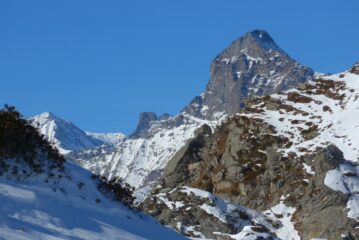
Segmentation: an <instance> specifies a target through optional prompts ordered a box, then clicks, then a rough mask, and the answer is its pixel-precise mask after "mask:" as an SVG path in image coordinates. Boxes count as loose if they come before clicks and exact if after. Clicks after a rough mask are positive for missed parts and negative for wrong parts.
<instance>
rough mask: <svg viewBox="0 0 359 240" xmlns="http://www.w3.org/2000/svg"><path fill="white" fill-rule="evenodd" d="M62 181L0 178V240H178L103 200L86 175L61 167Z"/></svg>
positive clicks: (145, 219)
mask: <svg viewBox="0 0 359 240" xmlns="http://www.w3.org/2000/svg"><path fill="white" fill-rule="evenodd" d="M65 169H66V171H67V176H66V177H65V178H63V179H61V180H60V181H59V182H57V183H45V182H43V180H44V179H42V176H33V177H32V178H30V179H26V181H25V180H24V181H20V182H19V181H11V180H7V179H4V178H0V202H1V207H0V239H8V240H13V239H19V240H20V239H21V240H23V239H29V240H30V239H31V240H32V239H39V240H40V239H86V240H90V239H93V240H95V239H96V240H99V239H103V240H105V239H106V240H108V239H118V240H124V239H153V240H157V239H164V240H167V239H184V238H183V237H181V236H180V235H178V234H177V233H175V232H174V231H172V230H170V229H168V228H166V227H164V226H162V225H160V223H159V222H157V221H155V220H154V219H152V218H151V217H148V216H145V215H143V214H140V213H135V212H133V211H132V210H130V209H128V208H127V207H125V206H123V205H122V204H120V203H117V202H113V201H111V200H109V199H107V198H105V197H104V196H103V195H102V194H101V193H100V192H99V191H98V190H97V189H96V184H95V182H94V181H93V180H92V179H91V174H90V173H89V172H88V171H86V170H83V169H81V168H80V167H78V166H74V165H72V164H69V163H66V164H65Z"/></svg>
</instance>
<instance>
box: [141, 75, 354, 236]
mask: <svg viewBox="0 0 359 240" xmlns="http://www.w3.org/2000/svg"><path fill="white" fill-rule="evenodd" d="M338 76H339V75H338ZM338 76H337V75H335V76H333V77H332V78H333V79H335V78H337V79H340V78H339V77H338ZM347 77H350V78H348V79H347V80H345V79H344V80H343V81H339V80H331V79H329V78H330V77H327V79H322V78H320V79H316V80H314V81H311V82H309V83H307V84H302V85H300V86H299V87H298V89H295V90H292V91H289V92H286V93H283V94H276V95H274V96H267V97H253V98H250V99H248V101H247V108H246V109H244V110H243V111H242V112H241V113H239V114H237V115H235V116H233V117H230V118H229V119H228V120H226V121H225V122H224V123H223V124H221V125H220V126H219V127H218V128H217V129H216V130H215V131H214V133H213V134H209V133H208V132H206V133H201V134H198V135H197V137H196V138H194V139H193V140H191V141H189V142H188V143H187V144H186V145H185V146H184V147H183V148H182V149H181V150H180V151H179V152H177V154H176V155H175V156H174V157H173V158H172V160H171V161H170V162H169V164H168V166H167V168H166V169H165V174H164V177H163V178H162V179H161V182H160V185H159V187H158V188H157V189H156V191H155V192H154V194H153V195H152V196H151V197H150V198H148V199H147V200H145V202H144V203H143V206H145V207H144V210H149V209H150V211H148V212H149V213H150V214H153V215H154V216H156V217H158V218H159V219H161V220H163V221H164V223H165V224H170V225H172V226H173V227H176V226H175V225H173V222H172V221H169V220H168V218H167V216H169V214H170V212H173V210H171V209H170V210H168V209H166V210H164V209H159V208H157V207H156V205H154V201H157V203H158V202H160V201H161V200H160V199H159V198H158V196H162V195H163V196H167V197H168V198H169V199H172V200H173V201H182V203H183V207H184V208H185V206H187V205H188V204H190V202H187V201H186V200H185V199H182V198H181V197H180V196H177V195H173V194H172V191H173V192H176V191H177V190H174V189H178V188H179V187H185V186H189V187H193V188H196V189H202V190H205V191H207V192H211V193H213V194H215V195H217V196H219V197H221V198H223V199H226V200H228V201H230V202H232V203H235V204H239V205H240V206H244V207H246V208H250V209H255V210H256V211H258V212H264V213H266V212H268V209H273V208H275V207H276V206H278V204H284V205H285V206H287V207H288V208H291V209H292V210H293V209H294V210H293V211H292V212H291V215H290V218H289V220H290V222H292V224H293V228H294V230H293V231H292V232H294V231H296V232H297V233H298V235H299V236H298V238H294V239H299V237H300V238H301V239H303V240H310V239H315V238H323V239H329V240H335V239H358V238H359V230H358V220H359V219H358V214H357V211H356V208H357V207H356V206H357V205H358V202H357V200H356V199H357V198H358V194H357V190H356V189H357V187H356V186H358V184H359V177H358V176H359V167H358V165H357V163H355V161H356V159H355V158H352V159H348V156H349V157H350V156H356V155H355V154H357V152H356V150H355V149H356V148H355V147H352V143H351V142H350V143H347V140H343V143H342V142H341V141H339V140H337V139H341V138H346V135H345V134H344V133H343V135H342V136H339V135H338V133H337V131H338V132H343V129H346V128H351V127H353V126H351V125H350V123H351V122H349V123H348V125H345V127H344V126H343V127H340V128H339V129H338V130H337V126H334V125H333V123H332V119H331V118H332V116H333V114H335V113H337V114H342V115H343V116H347V115H346V113H345V111H344V110H343V109H348V110H347V111H352V110H350V109H358V108H357V106H358V104H357V99H358V98H357V97H356V96H357V95H358V88H357V86H358V84H359V83H358V82H356V78H355V77H354V78H353V76H352V75H349V76H347ZM345 81H346V82H345ZM324 103H325V104H330V107H329V106H328V105H325V104H324ZM309 104H310V105H309ZM340 116H341V115H340ZM340 116H337V117H338V119H341V121H344V120H345V119H344V118H342V117H340ZM333 121H337V120H333ZM337 124H341V122H339V121H338V122H337ZM348 134H349V133H348ZM333 143H336V144H337V145H338V146H348V147H350V150H349V149H339V148H338V147H337V146H336V145H334V144H333ZM343 144H347V145H343ZM355 146H356V145H355ZM351 149H352V150H351ZM342 150H343V151H345V154H346V158H347V159H345V157H344V155H343V152H342ZM348 160H352V161H348ZM154 198H157V200H154ZM179 199H180V200H179ZM194 208H195V206H192V207H191V209H193V210H191V211H193V212H195V211H196V210H194ZM199 208H200V206H199ZM176 214H179V215H180V218H182V220H181V221H183V222H186V219H187V218H189V219H191V218H194V216H191V215H186V214H181V213H179V212H176ZM274 215H275V216H276V217H278V219H279V221H280V222H281V223H282V224H283V223H284V222H286V221H284V220H283V218H284V217H285V215H283V216H282V215H281V214H274ZM177 218H179V216H177ZM189 219H188V221H189ZM205 224H206V223H201V233H202V234H204V235H205V236H206V237H209V238H212V237H214V235H213V231H212V230H211V228H210V226H213V225H214V223H210V224H211V225H208V226H204V225H205ZM226 226H227V227H228V228H229V229H231V231H232V232H230V233H231V234H234V233H235V232H236V231H237V233H239V232H240V231H241V230H240V229H235V228H233V227H231V224H230V223H229V222H227V225H226ZM278 229H281V228H280V227H279V228H278ZM221 231H223V232H225V233H228V229H227V230H226V228H224V227H223V228H221ZM271 231H272V232H273V233H274V234H272V235H271V236H272V237H278V238H281V239H291V238H286V237H283V235H282V236H280V235H279V234H280V233H281V232H280V231H277V230H276V229H272V230H271ZM216 238H217V237H216ZM218 239H221V238H219V237H218ZM230 239H231V238H230Z"/></svg>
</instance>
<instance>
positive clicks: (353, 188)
mask: <svg viewBox="0 0 359 240" xmlns="http://www.w3.org/2000/svg"><path fill="white" fill-rule="evenodd" d="M316 79H319V81H318V80H313V81H310V82H309V84H311V85H312V86H315V87H314V88H313V89H314V90H312V89H303V90H301V89H300V88H298V89H294V90H289V91H287V92H285V93H283V94H273V95H271V98H272V99H273V100H276V101H277V102H278V103H280V104H282V105H283V106H285V107H286V108H288V109H289V108H291V109H292V110H288V111H286V110H284V108H283V110H280V111H278V110H270V109H268V108H267V107H262V106H261V104H258V105H255V106H252V107H253V108H257V110H261V111H258V112H257V113H241V114H240V115H242V116H247V117H249V118H255V119H261V120H263V121H264V122H267V123H269V124H270V125H272V126H274V127H275V130H276V134H275V135H281V136H285V137H287V138H288V139H290V141H292V143H293V144H292V145H291V146H290V147H289V148H286V149H280V150H279V151H283V152H284V153H285V154H289V153H295V154H296V155H297V156H302V155H304V154H308V153H311V152H315V151H316V149H317V148H318V147H323V148H325V147H327V146H329V145H331V144H334V145H336V146H337V147H338V148H339V149H340V150H341V151H342V152H343V154H344V158H345V159H346V160H347V161H349V162H348V163H345V164H341V166H340V167H339V168H337V169H334V170H330V171H328V173H327V174H326V177H325V184H326V185H327V186H328V187H330V188H331V189H333V190H335V191H340V192H342V193H345V194H348V195H349V200H348V205H347V207H348V210H349V212H348V217H350V218H354V219H356V220H359V191H358V190H359V177H358V176H359V167H358V166H357V164H358V163H359V141H358V136H359V122H358V118H357V117H356V116H359V75H357V74H353V73H350V72H349V71H346V72H342V73H339V74H334V75H319V74H317V75H316ZM320 81H323V82H320ZM333 81H334V82H333ZM318 84H319V85H321V84H322V85H321V86H324V85H325V84H328V86H329V87H328V86H324V87H323V89H320V87H321V86H320V87H318ZM326 88H327V89H326ZM289 94H293V96H299V98H304V101H301V100H300V99H299V100H298V101H297V100H293V99H292V100H291V99H289ZM305 98H306V99H305ZM307 101H309V103H308V102H307ZM310 130H313V131H312V132H313V134H312V135H311V136H310V137H308V138H306V137H305V136H304V133H305V132H310ZM350 162H351V163H350ZM303 169H304V170H305V171H306V172H307V173H308V174H311V175H314V174H315V172H314V171H313V170H312V168H311V166H309V165H307V164H303ZM303 181H306V179H303Z"/></svg>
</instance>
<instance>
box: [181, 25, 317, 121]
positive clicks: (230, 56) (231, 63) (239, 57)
mask: <svg viewBox="0 0 359 240" xmlns="http://www.w3.org/2000/svg"><path fill="white" fill-rule="evenodd" d="M210 74H211V78H210V81H209V83H208V85H207V88H206V91H205V92H204V94H203V95H201V96H199V97H196V98H194V99H193V100H192V102H191V104H190V105H189V106H188V107H186V108H185V109H184V111H185V112H187V113H190V114H192V115H194V116H197V117H202V118H206V119H214V118H216V113H217V114H218V113H225V114H228V115H232V114H234V113H236V112H238V111H239V110H240V109H241V108H242V107H243V106H244V101H245V99H246V98H247V97H248V96H252V95H258V96H262V95H267V94H271V93H275V92H279V91H282V90H287V89H289V88H292V87H295V86H297V85H298V84H299V83H302V82H306V81H307V80H309V79H311V78H312V77H313V74H314V73H313V71H312V70H311V69H310V68H308V67H305V66H303V65H300V64H298V63H297V62H296V61H295V60H293V59H292V58H290V57H289V56H288V55H287V54H286V53H285V52H284V51H283V50H282V49H281V48H280V47H279V46H278V45H277V44H276V43H275V42H274V40H273V39H272V38H271V37H270V36H269V34H268V33H266V32H265V31H261V30H255V31H253V32H249V33H247V34H246V35H245V36H243V37H241V38H239V39H237V40H235V41H234V42H233V43H231V44H230V46H229V47H228V48H226V49H225V50H224V51H223V52H221V53H220V54H219V55H218V56H216V58H215V59H214V60H213V61H212V63H211V69H210Z"/></svg>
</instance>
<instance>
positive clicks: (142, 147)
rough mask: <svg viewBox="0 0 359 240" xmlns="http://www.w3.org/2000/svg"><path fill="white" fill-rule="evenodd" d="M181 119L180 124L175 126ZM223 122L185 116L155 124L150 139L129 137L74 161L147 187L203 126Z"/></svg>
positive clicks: (137, 185) (94, 150)
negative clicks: (113, 145) (108, 147)
mask: <svg viewBox="0 0 359 240" xmlns="http://www.w3.org/2000/svg"><path fill="white" fill-rule="evenodd" d="M178 119H180V123H179V124H175V122H176V121H179V120H178ZM222 119H223V118H222ZM220 121H221V120H218V121H207V120H203V119H199V118H195V117H192V116H190V115H188V114H186V113H181V114H179V115H177V116H175V117H171V118H169V119H167V120H162V121H157V122H156V123H153V124H152V125H151V128H150V129H149V130H148V136H147V137H139V138H125V139H124V140H123V141H122V142H120V143H119V144H118V145H117V146H116V149H115V151H113V150H112V149H111V150H110V151H106V150H104V149H102V148H98V149H93V150H88V151H84V152H81V153H78V154H76V155H75V156H74V159H75V161H76V162H77V163H78V164H80V165H81V166H83V167H85V168H86V169H89V170H91V171H93V172H96V173H98V174H101V175H103V176H107V177H108V178H113V177H119V178H122V179H124V180H125V181H126V182H127V183H129V184H130V185H132V186H134V187H135V188H140V187H145V186H148V185H149V184H151V182H152V181H155V180H157V178H158V177H159V176H160V175H161V173H162V171H163V169H164V167H165V166H166V164H167V162H168V161H169V160H170V159H171V157H172V156H173V155H174V154H175V153H176V152H177V151H178V150H179V149H180V148H181V147H182V146H183V145H184V144H185V143H186V141H187V140H188V139H190V138H192V137H194V132H195V130H196V129H198V128H199V127H200V126H202V125H203V124H207V125H210V126H212V127H214V126H216V125H217V124H219V123H220ZM143 190H149V189H148V188H145V189H143Z"/></svg>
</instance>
